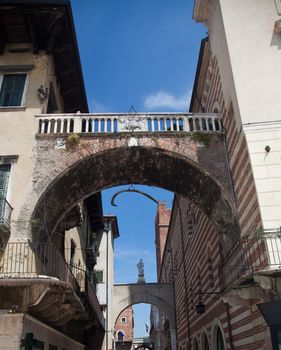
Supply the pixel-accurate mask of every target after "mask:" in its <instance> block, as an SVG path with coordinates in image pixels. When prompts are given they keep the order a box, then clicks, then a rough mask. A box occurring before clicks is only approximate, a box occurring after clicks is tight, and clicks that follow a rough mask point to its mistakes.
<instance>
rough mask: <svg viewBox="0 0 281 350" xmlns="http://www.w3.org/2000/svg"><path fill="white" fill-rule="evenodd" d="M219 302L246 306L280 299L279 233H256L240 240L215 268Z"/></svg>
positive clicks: (278, 231) (280, 251) (280, 249)
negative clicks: (217, 274) (221, 300)
mask: <svg viewBox="0 0 281 350" xmlns="http://www.w3.org/2000/svg"><path fill="white" fill-rule="evenodd" d="M219 275H220V290H221V293H222V297H223V300H224V301H226V302H229V303H230V304H232V305H246V304H248V303H249V302H250V299H260V300H263V302H267V301H270V300H271V298H272V295H271V290H273V291H274V294H275V296H277V295H279V297H281V232H280V229H276V230H260V231H258V232H256V233H253V234H250V235H248V236H244V237H241V238H240V239H239V240H238V241H237V242H236V244H235V245H234V246H233V247H232V249H231V250H230V251H229V252H228V254H227V255H226V256H224V257H223V258H222V262H221V264H220V266H219Z"/></svg>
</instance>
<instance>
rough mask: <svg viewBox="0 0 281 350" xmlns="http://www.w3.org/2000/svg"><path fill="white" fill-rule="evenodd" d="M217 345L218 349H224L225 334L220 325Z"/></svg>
mask: <svg viewBox="0 0 281 350" xmlns="http://www.w3.org/2000/svg"><path fill="white" fill-rule="evenodd" d="M216 345H217V350H224V341H223V336H222V334H221V330H220V328H219V327H218V329H217V337H216Z"/></svg>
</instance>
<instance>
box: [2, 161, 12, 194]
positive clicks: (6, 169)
mask: <svg viewBox="0 0 281 350" xmlns="http://www.w3.org/2000/svg"><path fill="white" fill-rule="evenodd" d="M10 171H11V165H10V164H7V165H0V198H5V197H6V194H7V189H8V183H9V177H10Z"/></svg>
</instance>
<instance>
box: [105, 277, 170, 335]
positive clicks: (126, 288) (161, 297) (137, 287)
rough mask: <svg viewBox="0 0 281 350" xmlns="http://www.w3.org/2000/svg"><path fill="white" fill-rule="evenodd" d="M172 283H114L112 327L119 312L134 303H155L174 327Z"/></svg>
mask: <svg viewBox="0 0 281 350" xmlns="http://www.w3.org/2000/svg"><path fill="white" fill-rule="evenodd" d="M173 300H174V297H173V285H172V284H166V283H145V284H126V285H123V284H122V285H114V287H113V311H112V322H113V325H112V326H113V327H114V325H115V323H116V320H117V319H118V317H119V316H120V315H121V313H122V312H123V311H124V310H125V309H127V308H128V307H129V306H132V305H136V304H150V305H155V306H156V307H157V308H158V310H159V312H160V311H162V312H164V314H165V315H166V316H167V318H168V319H169V321H170V324H171V328H172V329H175V327H176V324H175V311H174V305H173Z"/></svg>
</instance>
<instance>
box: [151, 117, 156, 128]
mask: <svg viewBox="0 0 281 350" xmlns="http://www.w3.org/2000/svg"><path fill="white" fill-rule="evenodd" d="M151 129H152V130H151V131H155V128H154V118H151Z"/></svg>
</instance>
